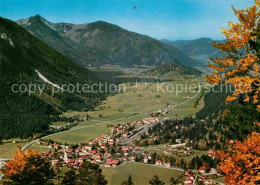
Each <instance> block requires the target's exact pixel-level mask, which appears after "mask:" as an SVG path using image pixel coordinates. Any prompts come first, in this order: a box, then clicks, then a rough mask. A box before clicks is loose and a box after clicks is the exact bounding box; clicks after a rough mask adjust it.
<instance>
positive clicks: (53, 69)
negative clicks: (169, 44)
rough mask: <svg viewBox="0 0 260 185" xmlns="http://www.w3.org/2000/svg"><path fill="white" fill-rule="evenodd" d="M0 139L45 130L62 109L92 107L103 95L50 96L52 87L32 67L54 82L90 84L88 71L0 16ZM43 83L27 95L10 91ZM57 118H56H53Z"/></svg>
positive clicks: (25, 135) (62, 94)
mask: <svg viewBox="0 0 260 185" xmlns="http://www.w3.org/2000/svg"><path fill="white" fill-rule="evenodd" d="M0 52H1V53H0V79H1V80H0V87H1V88H0V101H1V103H0V115H1V116H0V126H1V129H0V139H1V138H12V137H22V138H25V137H29V136H32V135H33V134H34V133H39V132H43V131H46V130H47V129H48V125H49V123H50V121H51V120H53V119H54V118H55V117H57V116H53V115H58V114H59V113H60V111H62V110H82V109H86V110H88V109H92V108H93V107H94V106H95V105H97V103H98V101H99V99H103V98H104V97H105V95H104V94H77V93H69V92H63V93H62V92H60V93H57V94H55V95H54V96H51V90H52V86H51V85H50V84H47V83H45V82H44V81H43V80H42V79H40V78H39V76H38V74H37V73H36V72H35V70H37V71H39V72H40V73H41V74H42V75H44V77H46V78H47V79H48V80H49V81H51V82H53V83H55V84H76V83H77V82H78V83H81V84H85V83H87V84H92V83H93V82H94V81H95V80H93V79H92V77H91V76H92V74H91V73H90V72H89V71H88V70H87V69H85V68H82V67H81V66H80V65H78V64H76V63H74V62H73V61H71V60H70V59H68V58H66V57H65V56H63V55H62V54H60V53H58V52H57V51H55V50H54V49H52V48H51V47H49V46H47V45H46V44H45V43H43V42H41V41H40V40H39V39H37V38H35V37H34V36H32V35H31V34H30V33H28V32H27V31H26V30H24V29H23V28H22V27H20V26H19V25H18V24H17V23H15V22H12V21H10V20H7V19H4V18H0ZM13 84H17V89H16V91H17V90H18V85H21V84H25V85H27V86H28V85H29V84H39V85H41V86H43V85H45V86H46V87H45V89H44V91H43V94H41V96H39V93H40V92H39V90H38V91H36V92H35V93H33V94H32V95H31V96H29V94H28V92H24V93H21V92H12V85H13ZM55 119H57V118H55Z"/></svg>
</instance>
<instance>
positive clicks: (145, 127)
mask: <svg viewBox="0 0 260 185" xmlns="http://www.w3.org/2000/svg"><path fill="white" fill-rule="evenodd" d="M166 120H168V119H166V118H164V119H162V120H160V121H158V122H155V123H151V124H148V125H143V126H142V127H140V128H139V129H138V132H137V133H135V134H134V135H132V136H131V137H129V138H124V139H123V140H122V141H121V144H122V145H125V144H129V143H132V142H133V141H134V140H135V139H137V138H138V137H140V136H141V135H142V134H143V133H145V132H147V131H148V130H149V128H152V127H153V126H154V125H156V124H158V123H163V122H165V121H166Z"/></svg>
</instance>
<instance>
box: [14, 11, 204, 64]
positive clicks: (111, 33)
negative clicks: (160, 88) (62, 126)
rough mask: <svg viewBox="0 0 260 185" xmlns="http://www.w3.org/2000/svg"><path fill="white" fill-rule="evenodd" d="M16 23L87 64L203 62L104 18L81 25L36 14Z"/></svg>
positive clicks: (81, 62) (65, 53)
mask: <svg viewBox="0 0 260 185" xmlns="http://www.w3.org/2000/svg"><path fill="white" fill-rule="evenodd" d="M17 23H18V24H19V25H21V26H22V27H23V28H25V29H26V30H27V31H29V32H30V33H31V34H33V35H34V36H35V37H37V38H39V39H40V40H42V41H43V42H45V43H46V44H48V45H49V46H51V47H53V48H54V49H56V50H57V51H59V52H61V53H63V54H64V55H66V56H67V57H69V58H70V59H72V60H74V61H76V62H77V63H80V64H82V65H84V66H99V65H104V64H114V65H119V66H123V67H130V66H133V65H150V66H153V65H155V66H159V65H161V64H165V63H171V64H176V65H183V66H197V65H200V63H199V62H197V61H196V60H194V59H192V58H190V57H189V56H187V55H186V54H184V53H183V52H181V51H180V50H179V49H177V48H175V47H173V46H171V45H168V44H165V43H162V42H160V41H158V40H156V39H153V38H151V37H148V36H146V35H141V34H138V33H134V32H130V31H127V30H126V29H123V28H121V27H119V26H116V25H113V24H110V23H107V22H104V21H97V22H94V23H88V24H78V25H76V24H70V23H51V22H49V21H47V20H46V19H44V18H43V17H41V16H40V15H36V16H34V17H30V18H28V19H23V20H19V21H17Z"/></svg>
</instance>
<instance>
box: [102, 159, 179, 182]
mask: <svg viewBox="0 0 260 185" xmlns="http://www.w3.org/2000/svg"><path fill="white" fill-rule="evenodd" d="M102 171H103V174H104V176H105V178H106V180H107V181H108V184H109V185H115V184H120V183H121V182H122V181H124V180H127V178H128V176H129V175H132V179H133V182H134V183H135V184H140V185H146V184H147V185H148V184H149V180H150V179H151V178H152V177H153V176H154V175H158V176H159V178H160V179H161V180H163V181H164V182H165V183H166V184H169V180H170V178H171V177H177V176H178V175H181V174H182V173H183V172H180V171H176V170H173V169H167V168H161V167H156V166H151V165H147V164H141V163H132V162H126V163H125V164H121V165H120V166H118V167H116V168H105V167H102Z"/></svg>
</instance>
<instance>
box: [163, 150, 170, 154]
mask: <svg viewBox="0 0 260 185" xmlns="http://www.w3.org/2000/svg"><path fill="white" fill-rule="evenodd" d="M163 153H165V154H171V153H170V152H169V151H168V150H164V151H163Z"/></svg>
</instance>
